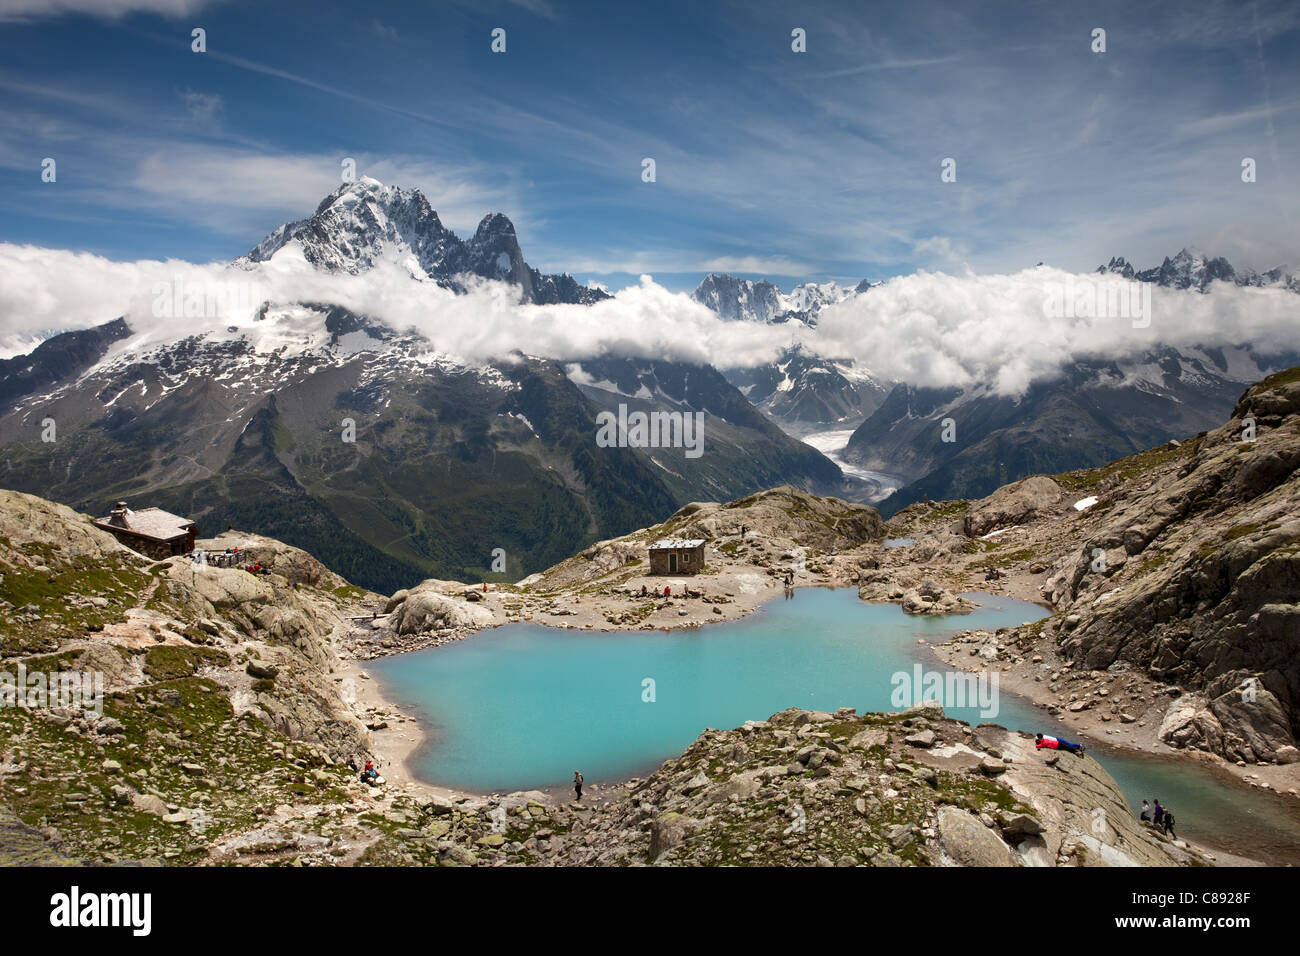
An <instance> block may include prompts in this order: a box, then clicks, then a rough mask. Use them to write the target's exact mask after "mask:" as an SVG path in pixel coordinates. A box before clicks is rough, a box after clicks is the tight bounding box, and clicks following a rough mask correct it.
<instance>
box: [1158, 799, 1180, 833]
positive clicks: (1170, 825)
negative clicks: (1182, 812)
mask: <svg viewBox="0 0 1300 956" xmlns="http://www.w3.org/2000/svg"><path fill="white" fill-rule="evenodd" d="M1161 822H1162V825H1163V826H1164V830H1165V836H1167V837H1172V838H1173V839H1175V840H1177V839H1178V834H1177V833H1175V832H1174V815H1173V812H1172V811H1170V809H1169V808H1168V807H1165V812H1164V815H1163V817H1162V818H1161Z"/></svg>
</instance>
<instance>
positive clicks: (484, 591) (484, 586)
mask: <svg viewBox="0 0 1300 956" xmlns="http://www.w3.org/2000/svg"><path fill="white" fill-rule="evenodd" d="M483 593H484V594H487V582H486V581H484V582H483Z"/></svg>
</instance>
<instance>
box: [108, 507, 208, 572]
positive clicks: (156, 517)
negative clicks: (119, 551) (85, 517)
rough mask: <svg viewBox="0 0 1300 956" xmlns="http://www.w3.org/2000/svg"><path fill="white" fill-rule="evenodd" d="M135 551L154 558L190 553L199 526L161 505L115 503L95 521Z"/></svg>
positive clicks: (197, 534)
mask: <svg viewBox="0 0 1300 956" xmlns="http://www.w3.org/2000/svg"><path fill="white" fill-rule="evenodd" d="M95 527H97V528H103V529H104V530H105V531H107V532H109V533H110V534H111V535H113V537H115V538H117V540H118V541H121V542H122V543H123V544H124V545H126V546H127V547H128V548H130V549H131V550H133V551H139V552H140V553H141V554H143V555H147V556H148V557H151V558H158V559H162V558H170V557H171V556H172V555H176V554H189V553H190V552H191V551H193V550H194V539H195V538H197V537H198V536H199V529H198V526H197V525H195V524H194V522H193V521H190V520H189V519H188V518H182V517H180V516H179V515H174V514H172V513H171V512H169V511H163V510H162V509H161V508H145V509H144V510H143V511H132V510H131V509H130V508H128V507H127V506H126V502H125V501H119V502H118V503H117V504H116V505H114V506H113V510H112V511H111V512H109V515H108V517H107V518H99V519H98V520H96V521H95Z"/></svg>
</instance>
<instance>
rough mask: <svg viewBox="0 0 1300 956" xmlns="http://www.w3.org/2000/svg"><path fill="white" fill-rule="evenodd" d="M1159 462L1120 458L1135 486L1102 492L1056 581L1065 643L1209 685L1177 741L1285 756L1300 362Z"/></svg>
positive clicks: (1298, 542)
mask: <svg viewBox="0 0 1300 956" xmlns="http://www.w3.org/2000/svg"><path fill="white" fill-rule="evenodd" d="M1145 457H1146V459H1147V463H1148V466H1147V467H1145V468H1142V467H1141V463H1140V462H1138V461H1133V462H1121V463H1116V465H1114V466H1111V469H1112V470H1113V471H1114V472H1115V473H1116V476H1117V478H1119V477H1121V476H1122V477H1124V478H1125V479H1127V480H1125V481H1122V482H1121V481H1118V480H1114V481H1112V484H1113V487H1112V488H1111V489H1110V490H1109V491H1108V492H1107V491H1106V490H1105V488H1104V487H1103V494H1102V495H1101V496H1100V500H1099V503H1098V505H1096V506H1095V507H1096V508H1097V509H1099V510H1100V518H1101V520H1100V521H1099V522H1098V523H1097V524H1096V525H1094V528H1093V530H1092V531H1091V532H1090V533H1089V534H1088V535H1087V536H1086V537H1085V538H1084V540H1083V541H1082V542H1081V547H1077V548H1076V549H1075V550H1073V552H1072V553H1070V554H1068V555H1067V556H1066V557H1065V558H1064V559H1062V560H1061V561H1060V562H1058V563H1057V565H1056V567H1055V568H1054V570H1053V573H1052V574H1051V575H1050V576H1049V578H1048V580H1047V582H1046V584H1045V592H1046V594H1047V595H1048V596H1049V597H1050V598H1051V600H1052V601H1053V603H1054V604H1055V606H1056V607H1057V608H1058V610H1059V611H1060V612H1061V613H1062V616H1063V622H1064V628H1063V630H1064V633H1063V635H1062V637H1061V644H1062V647H1063V649H1064V650H1065V651H1066V652H1067V654H1069V655H1070V656H1071V657H1073V658H1076V659H1077V660H1079V661H1080V662H1081V663H1082V664H1083V665H1084V666H1086V667H1088V668H1091V669H1094V670H1104V669H1106V668H1109V667H1111V666H1112V665H1116V664H1117V663H1119V662H1126V663H1127V664H1131V665H1137V666H1140V667H1143V668H1145V669H1147V670H1148V671H1149V672H1150V673H1151V674H1152V675H1153V676H1155V677H1156V678H1158V679H1160V680H1163V681H1168V682H1171V683H1176V684H1179V685H1181V686H1183V687H1186V688H1188V689H1189V690H1191V691H1193V692H1195V694H1196V696H1195V697H1194V698H1191V699H1188V700H1185V701H1183V702H1181V703H1175V705H1174V706H1173V707H1172V708H1171V710H1170V713H1169V714H1168V715H1167V716H1166V718H1165V721H1164V724H1165V730H1164V731H1162V736H1163V737H1164V738H1165V739H1167V740H1168V741H1169V742H1170V743H1173V744H1174V745H1176V746H1186V747H1196V748H1200V749H1205V750H1210V751H1212V752H1214V753H1218V754H1221V755H1223V756H1226V757H1230V758H1232V759H1240V760H1248V761H1255V760H1273V759H1275V757H1276V754H1277V752H1278V750H1279V749H1280V748H1284V747H1288V746H1294V745H1295V743H1296V735H1297V734H1298V733H1300V655H1297V653H1296V649H1297V643H1296V642H1297V635H1300V606H1298V605H1297V600H1300V513H1298V512H1297V509H1296V502H1297V500H1300V471H1298V469H1300V370H1296V369H1293V370H1291V372H1290V373H1281V374H1280V375H1278V376H1274V377H1273V378H1271V379H1266V380H1265V381H1264V382H1262V383H1260V384H1259V385H1257V386H1254V387H1252V388H1251V389H1250V390H1248V391H1247V392H1246V393H1245V394H1244V395H1243V396H1242V398H1241V400H1240V401H1239V402H1238V404H1237V407H1236V409H1235V410H1234V413H1233V418H1232V420H1231V421H1229V422H1228V423H1227V424H1225V425H1224V426H1222V427H1221V428H1219V429H1216V430H1215V431H1212V432H1209V433H1207V434H1205V435H1202V436H1200V437H1198V438H1196V439H1194V440H1192V441H1190V442H1187V443H1183V444H1181V445H1175V446H1167V447H1166V448H1164V449H1157V450H1154V451H1153V452H1150V453H1146V456H1145ZM1125 464H1127V465H1128V467H1127V468H1125V469H1123V470H1121V469H1120V467H1119V466H1121V465H1125Z"/></svg>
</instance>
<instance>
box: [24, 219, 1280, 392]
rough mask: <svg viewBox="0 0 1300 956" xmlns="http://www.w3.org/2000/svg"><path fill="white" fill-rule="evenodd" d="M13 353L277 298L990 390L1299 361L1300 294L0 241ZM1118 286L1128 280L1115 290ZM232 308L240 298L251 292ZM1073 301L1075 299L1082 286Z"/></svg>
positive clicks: (554, 353) (1043, 273)
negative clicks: (1067, 370)
mask: <svg viewBox="0 0 1300 956" xmlns="http://www.w3.org/2000/svg"><path fill="white" fill-rule="evenodd" d="M0 276H3V277H4V281H3V282H0V347H2V348H7V349H8V350H9V351H12V350H13V349H15V348H19V347H23V346H24V345H26V344H28V343H29V336H30V334H31V333H32V332H33V331H35V330H41V329H67V328H78V327H86V326H89V325H94V324H98V323H101V322H105V321H108V320H109V319H112V318H114V317H116V316H118V315H122V314H125V315H126V316H127V320H128V322H129V323H130V324H131V326H132V328H133V329H134V330H135V331H136V332H137V333H138V335H139V336H141V338H140V339H139V340H138V341H137V343H136V344H137V347H138V346H139V345H140V344H142V343H144V342H149V341H167V340H172V339H176V338H180V337H182V336H184V335H188V334H193V333H196V332H199V331H203V330H206V329H210V328H221V327H224V326H225V325H227V324H231V323H233V324H238V325H241V326H246V327H249V328H252V327H253V321H252V313H253V312H254V311H255V310H256V308H257V306H258V305H259V304H260V302H262V301H263V300H270V301H271V302H273V303H277V304H286V305H287V304H291V303H294V302H329V303H337V304H339V305H343V306H345V307H347V308H349V309H351V310H353V311H354V312H357V313H361V314H366V315H370V316H372V317H374V318H377V319H380V320H382V321H384V322H386V323H388V324H389V325H391V326H393V327H395V328H398V329H403V330H404V329H415V330H417V331H419V332H421V333H422V334H423V335H424V336H425V337H426V338H428V339H429V340H430V341H431V342H432V344H433V345H434V346H435V347H436V348H437V349H439V350H440V351H443V352H446V353H449V354H451V355H454V356H457V357H459V358H462V359H464V360H466V361H470V362H487V361H493V360H503V359H507V358H508V357H509V356H510V355H511V354H513V353H515V352H520V351H521V352H524V353H526V354H529V355H539V356H546V357H550V358H556V359H562V360H578V359H584V358H595V357H600V356H603V355H620V356H621V355H635V356H643V357H650V358H668V359H674V360H683V361H690V362H708V363H712V364H715V365H725V366H741V367H743V366H753V365H759V364H764V363H768V362H771V361H772V360H773V359H774V358H775V357H776V356H777V355H778V354H779V353H780V352H781V350H782V349H784V348H786V347H788V346H789V345H790V344H791V343H792V341H793V339H792V337H793V336H796V335H798V336H800V338H801V339H802V341H803V343H804V344H805V346H806V347H808V348H810V349H812V350H813V351H815V352H818V353H820V354H824V355H836V356H846V357H852V358H854V359H856V360H857V361H858V362H859V363H860V364H861V365H863V366H865V367H869V368H871V369H872V371H873V372H874V373H875V374H876V375H878V376H880V377H882V378H885V379H890V380H895V381H903V382H909V383H913V384H917V385H930V386H945V385H957V386H962V387H968V386H973V385H978V384H984V385H987V386H988V387H990V388H992V389H993V390H995V391H997V392H998V393H1000V394H1006V395H1015V394H1020V393H1022V392H1023V391H1024V390H1025V389H1026V388H1027V387H1028V386H1029V385H1030V384H1031V383H1033V382H1036V381H1043V380H1049V379H1051V378H1053V377H1055V376H1056V375H1057V374H1058V373H1059V371H1060V370H1061V369H1062V368H1063V367H1064V366H1066V365H1067V364H1069V363H1070V362H1071V361H1073V360H1076V359H1078V358H1082V357H1088V358H1114V359H1118V358H1124V357H1126V356H1131V355H1134V354H1138V353H1141V352H1142V351H1144V350H1146V349H1148V348H1151V347H1152V346H1154V345H1157V344H1161V343H1163V344H1167V345H1172V346H1174V347H1179V348H1187V347H1191V346H1196V345H1203V346H1210V347H1213V346H1224V345H1236V344H1251V345H1254V346H1256V347H1257V348H1258V349H1260V350H1261V351H1265V352H1269V351H1275V352H1276V351H1285V350H1290V349H1294V348H1295V343H1296V342H1297V341H1300V334H1297V333H1300V327H1298V326H1300V318H1297V316H1298V314H1300V312H1298V310H1297V299H1296V297H1295V295H1294V294H1293V293H1289V292H1285V291H1283V290H1280V289H1246V288H1237V287H1235V286H1227V285H1223V284H1218V285H1216V286H1215V287H1214V288H1213V291H1212V292H1211V293H1209V294H1205V295H1202V294H1198V293H1194V292H1180V291H1176V290H1167V289H1161V288H1157V287H1153V286H1150V285H1143V284H1140V283H1138V284H1127V285H1125V286H1124V287H1125V288H1137V289H1139V290H1140V291H1145V290H1149V291H1150V293H1151V309H1150V312H1149V313H1145V314H1149V316H1150V322H1149V325H1148V326H1147V327H1144V328H1135V327H1134V321H1133V320H1132V319H1131V318H1127V317H1125V318H1102V317H1095V316H1091V315H1083V314H1082V312H1083V310H1077V309H1076V310H1069V311H1077V312H1078V313H1079V314H1080V315H1081V317H1070V315H1069V314H1068V311H1067V314H1065V315H1061V314H1056V313H1054V312H1053V311H1052V310H1051V309H1050V308H1049V296H1050V294H1051V293H1052V292H1053V291H1059V290H1061V289H1073V290H1075V292H1076V293H1077V292H1079V291H1084V292H1087V291H1089V290H1091V289H1096V290H1099V291H1100V293H1101V295H1102V297H1103V298H1104V294H1105V291H1106V288H1105V287H1104V286H1101V285H1100V284H1099V282H1100V281H1101V280H1100V277H1098V276H1096V275H1073V274H1071V273H1067V272H1064V271H1061V270H1058V269H1052V268H1049V267H1039V268H1035V269H1027V270H1024V271H1022V272H1018V273H1014V274H1009V275H982V276H980V275H965V276H950V275H946V274H943V273H929V272H919V273H916V274H914V275H909V276H903V277H899V278H895V279H891V280H889V281H888V282H886V283H885V284H883V285H879V286H875V287H873V288H872V289H871V290H870V291H868V292H866V293H864V294H863V295H860V296H857V297H855V298H852V299H849V300H847V301H845V302H843V303H840V304H838V305H835V306H831V307H829V308H827V309H825V310H823V311H822V313H821V315H820V317H819V322H818V326H817V328H816V329H814V330H808V329H804V328H803V327H801V326H800V327H791V326H789V325H771V326H769V325H762V324H756V323H747V322H726V321H723V320H721V319H719V318H718V317H717V316H716V315H714V314H713V313H712V312H710V311H709V310H708V309H706V308H704V307H703V306H701V305H700V304H698V303H696V302H695V301H693V300H692V299H691V298H690V297H689V296H688V295H686V294H685V293H681V292H670V291H669V290H667V289H665V288H663V287H662V286H660V285H658V284H657V283H655V282H654V281H653V280H652V279H651V278H650V277H649V276H642V277H641V280H640V281H639V282H638V283H635V284H632V285H629V286H628V287H626V288H623V289H620V290H618V291H617V292H616V293H615V296H614V298H613V299H610V300H607V301H604V302H600V303H598V304H596V305H594V306H575V305H549V306H539V305H521V304H520V303H519V302H518V301H517V290H516V289H515V288H514V287H512V286H507V285H503V284H500V283H495V282H488V281H480V282H476V283H475V284H474V287H473V289H472V290H471V292H470V293H469V294H467V295H460V296H457V295H453V294H452V293H450V292H448V291H447V290H444V289H442V288H439V287H438V286H437V285H436V284H434V283H433V282H421V281H416V280H413V279H410V278H409V277H408V276H407V275H406V274H405V273H404V272H403V271H402V270H401V268H400V267H398V266H396V265H384V266H381V267H379V268H376V269H375V270H374V271H372V272H369V273H366V274H364V275H362V276H347V275H329V274H324V273H320V272H317V271H315V270H314V269H312V267H311V266H310V265H309V264H308V263H306V261H305V260H303V259H302V257H301V255H300V254H297V250H296V246H295V245H294V244H290V245H289V246H286V247H285V249H284V250H283V251H282V252H281V253H280V254H278V255H276V256H275V257H274V258H273V259H272V260H271V261H270V262H269V263H262V264H259V265H258V266H257V267H256V268H253V269H251V270H248V271H244V270H240V269H234V268H231V267H228V266H226V265H224V264H210V265H195V264H191V263H185V262H179V261H176V260H169V261H165V262H164V261H139V262H113V261H111V260H108V259H104V258H101V257H99V256H93V255H89V254H85V253H73V252H68V251H64V250H53V249H42V248H37V247H32V246H16V245H11V244H0ZM177 277H180V281H181V283H182V285H183V286H185V287H187V288H188V287H191V286H202V285H203V284H204V283H207V284H208V285H209V287H212V286H217V285H219V284H221V283H230V282H240V283H246V284H247V285H248V287H249V288H248V289H247V290H246V291H245V293H244V296H243V298H244V299H245V300H246V301H247V302H248V303H249V304H248V306H247V308H245V309H244V310H243V311H240V310H235V311H233V312H230V313H228V314H225V315H223V316H222V317H221V318H220V319H217V320H212V319H208V320H204V319H178V318H158V317H155V316H154V315H153V309H152V305H153V301H154V298H155V289H154V286H155V283H160V282H174V281H176V278H177ZM1106 281H1117V280H1106ZM235 298H238V297H237V296H236V297H235ZM1071 301H1078V298H1077V295H1075V294H1073V293H1072V298H1071Z"/></svg>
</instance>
